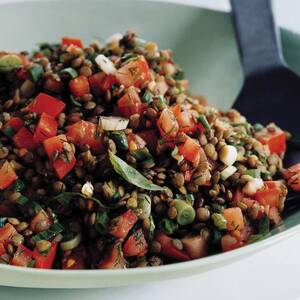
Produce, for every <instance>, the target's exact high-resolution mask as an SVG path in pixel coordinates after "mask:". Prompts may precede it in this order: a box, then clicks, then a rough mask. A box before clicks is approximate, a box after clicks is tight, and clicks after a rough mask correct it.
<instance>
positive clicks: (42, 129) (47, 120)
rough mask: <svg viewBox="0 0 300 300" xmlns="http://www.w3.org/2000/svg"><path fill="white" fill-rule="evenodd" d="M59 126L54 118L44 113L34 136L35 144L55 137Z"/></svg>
mask: <svg viewBox="0 0 300 300" xmlns="http://www.w3.org/2000/svg"><path fill="white" fill-rule="evenodd" d="M57 125H58V124H57V122H56V120H55V119H54V118H53V117H52V116H50V115H48V114H46V113H42V115H41V118H40V120H39V122H38V124H37V126H36V128H35V132H34V135H33V139H34V140H35V142H36V143H42V142H43V141H44V140H46V139H48V138H50V137H53V136H55V135H56V132H57Z"/></svg>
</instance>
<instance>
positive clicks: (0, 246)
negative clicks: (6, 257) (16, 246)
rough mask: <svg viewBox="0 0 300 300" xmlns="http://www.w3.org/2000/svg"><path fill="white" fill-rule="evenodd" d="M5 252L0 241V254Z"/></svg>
mask: <svg viewBox="0 0 300 300" xmlns="http://www.w3.org/2000/svg"><path fill="white" fill-rule="evenodd" d="M5 252H6V250H5V247H4V245H3V243H0V256H1V255H3V254H4V253H5Z"/></svg>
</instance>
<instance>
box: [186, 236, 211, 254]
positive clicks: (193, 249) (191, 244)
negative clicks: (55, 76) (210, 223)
mask: <svg viewBox="0 0 300 300" xmlns="http://www.w3.org/2000/svg"><path fill="white" fill-rule="evenodd" d="M181 241H182V244H183V247H184V250H185V251H186V252H187V254H188V255H189V257H190V258H193V259H195V258H201V257H204V256H205V255H206V246H207V245H206V241H205V239H204V238H203V237H202V236H200V235H198V236H194V237H185V238H183V239H182V240H181Z"/></svg>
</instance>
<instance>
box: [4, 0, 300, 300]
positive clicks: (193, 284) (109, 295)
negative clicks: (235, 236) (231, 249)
mask: <svg viewBox="0 0 300 300" xmlns="http://www.w3.org/2000/svg"><path fill="white" fill-rule="evenodd" d="M120 1H121V0H120ZM167 1H170V2H185V3H197V4H199V5H203V6H205V7H209V8H214V9H222V10H229V9H230V7H229V3H228V1H227V0H167ZM0 2H8V0H0ZM299 9H300V1H299V0H284V1H283V0H276V1H275V11H276V16H277V20H278V23H279V24H280V25H281V26H284V27H287V28H289V29H291V30H295V31H300V18H299V17H298V16H299ZM299 249H300V236H294V237H292V238H290V239H289V240H286V241H284V242H282V243H280V244H278V245H276V246H273V247H272V248H270V249H267V250H264V251H262V252H260V253H258V254H256V255H253V256H251V257H248V258H246V259H244V260H242V261H239V262H236V263H234V264H232V265H229V266H226V267H223V268H220V269H217V270H214V271H210V272H208V273H205V274H200V275H196V276H193V277H187V278H183V279H176V280H170V281H164V282H158V283H150V284H147V285H138V286H131V287H120V288H107V289H92V290H38V289H20V288H8V287H0V299H5V300H15V299H22V300H23V299H30V300H36V299H39V300H40V299H47V300H52V299H57V298H58V297H59V299H61V300H69V299H70V300H76V299H87V300H91V299H101V300H106V299H114V298H115V299H118V300H123V299H131V300H135V299H143V300H147V299H151V300H152V299H158V298H159V299H165V300H169V299H172V300H177V299H184V298H185V299H188V298H190V299H192V298H196V297H197V298H198V299H201V298H202V297H203V296H205V298H206V299H231V300H235V299H237V300H240V299H243V300H247V299H251V300H253V299H256V300H259V299H264V300H265V299H272V300H277V299H278V300H282V299H289V300H292V299H300V284H299V278H300V260H299Z"/></svg>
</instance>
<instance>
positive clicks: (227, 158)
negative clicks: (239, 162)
mask: <svg viewBox="0 0 300 300" xmlns="http://www.w3.org/2000/svg"><path fill="white" fill-rule="evenodd" d="M219 158H220V160H221V162H223V163H224V164H225V165H227V166H231V165H233V164H234V163H235V161H236V159H237V150H236V148H235V147H234V146H231V145H226V146H224V147H222V148H221V150H220V152H219Z"/></svg>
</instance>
